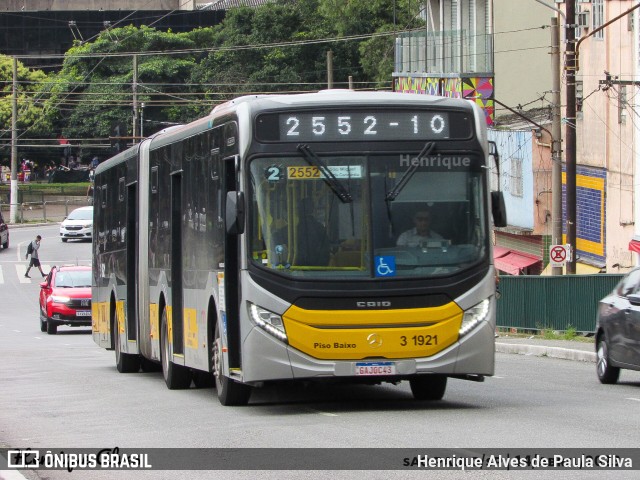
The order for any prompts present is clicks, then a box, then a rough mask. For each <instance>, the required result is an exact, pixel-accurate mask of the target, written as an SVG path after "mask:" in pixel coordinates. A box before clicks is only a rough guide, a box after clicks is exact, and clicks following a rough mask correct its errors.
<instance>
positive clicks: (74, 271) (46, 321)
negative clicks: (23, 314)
mask: <svg viewBox="0 0 640 480" xmlns="http://www.w3.org/2000/svg"><path fill="white" fill-rule="evenodd" d="M59 325H69V326H71V327H82V326H90V325H91V267H89V266H81V265H70V266H60V267H53V268H52V269H51V272H49V275H47V278H46V279H45V281H44V282H42V283H41V284H40V331H41V332H45V331H46V332H47V333H48V334H50V335H55V334H56V333H57V331H58V326H59Z"/></svg>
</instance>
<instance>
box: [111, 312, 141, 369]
mask: <svg viewBox="0 0 640 480" xmlns="http://www.w3.org/2000/svg"><path fill="white" fill-rule="evenodd" d="M113 327H114V328H113V330H114V331H113V336H114V340H113V343H114V350H115V352H116V368H117V369H118V371H119V372H120V373H137V372H138V370H140V357H139V356H138V355H132V354H131V353H124V352H123V351H122V349H121V347H120V329H119V328H118V322H115V323H114V326H113Z"/></svg>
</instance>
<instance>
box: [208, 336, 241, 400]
mask: <svg viewBox="0 0 640 480" xmlns="http://www.w3.org/2000/svg"><path fill="white" fill-rule="evenodd" d="M212 356H213V376H214V378H215V380H216V390H217V393H218V400H219V401H220V403H221V404H222V405H224V406H225V407H226V406H234V405H246V404H247V403H249V398H250V397H251V387H250V386H249V385H244V384H242V383H238V382H236V381H235V380H233V379H231V378H229V377H226V376H225V375H224V365H223V362H224V357H223V355H222V341H221V340H220V330H219V327H218V325H216V334H215V339H214V341H213V347H212Z"/></svg>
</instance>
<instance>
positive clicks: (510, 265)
mask: <svg viewBox="0 0 640 480" xmlns="http://www.w3.org/2000/svg"><path fill="white" fill-rule="evenodd" d="M494 261H495V265H496V268H497V269H498V270H501V271H503V272H505V273H508V274H510V275H520V273H521V270H522V269H523V268H527V267H530V266H531V265H534V264H536V263H538V262H542V260H540V259H539V258H538V257H533V256H529V255H526V254H523V253H516V252H514V251H513V250H510V251H509V253H507V254H506V255H503V256H502V257H499V258H496V259H494Z"/></svg>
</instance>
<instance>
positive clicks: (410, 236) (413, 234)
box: [396, 209, 443, 247]
mask: <svg viewBox="0 0 640 480" xmlns="http://www.w3.org/2000/svg"><path fill="white" fill-rule="evenodd" d="M413 224H414V225H415V227H414V228H410V229H409V230H407V231H406V232H403V233H401V234H400V236H399V237H398V241H397V242H396V245H397V246H399V247H419V246H420V245H422V244H423V243H424V242H427V241H429V240H442V239H443V238H442V236H441V235H440V234H438V233H437V232H434V231H433V230H431V212H430V211H429V210H427V209H420V210H418V211H417V212H416V213H415V214H414V216H413Z"/></svg>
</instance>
